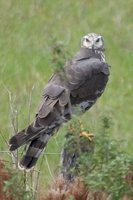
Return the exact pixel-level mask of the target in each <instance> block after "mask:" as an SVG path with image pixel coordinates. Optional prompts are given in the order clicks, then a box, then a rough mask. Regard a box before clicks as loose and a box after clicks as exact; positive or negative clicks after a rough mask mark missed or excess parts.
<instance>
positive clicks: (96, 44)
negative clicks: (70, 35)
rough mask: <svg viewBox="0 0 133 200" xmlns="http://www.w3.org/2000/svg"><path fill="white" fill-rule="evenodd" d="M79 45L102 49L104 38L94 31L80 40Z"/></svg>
mask: <svg viewBox="0 0 133 200" xmlns="http://www.w3.org/2000/svg"><path fill="white" fill-rule="evenodd" d="M81 47H84V48H88V49H97V50H104V39H103V37H102V36H101V35H97V34H96V33H89V34H87V35H85V36H84V37H83V38H82V40H81Z"/></svg>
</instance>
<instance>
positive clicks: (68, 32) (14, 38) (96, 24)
mask: <svg viewBox="0 0 133 200" xmlns="http://www.w3.org/2000/svg"><path fill="white" fill-rule="evenodd" d="M132 9H133V4H132V1H131V0H127V1H124V0H117V1H115V0H112V1H107V0H101V1H99V0H89V1H88V0H84V1H80V0H77V1H74V0H67V1H65V0H55V1H49V0H45V1H43V0H38V1H34V0H29V1H26V0H23V1H18V0H8V1H5V0H0V91H1V97H0V132H1V135H3V136H4V137H5V138H6V139H8V138H9V135H10V134H11V133H12V126H11V110H10V106H9V105H10V104H9V94H8V91H10V93H11V97H12V104H13V106H14V110H18V129H19V130H20V129H21V128H23V127H25V126H26V125H27V123H28V121H29V97H30V94H31V90H32V88H33V86H34V89H33V91H32V104H31V107H30V113H31V116H30V119H31V120H32V119H33V118H34V114H35V112H36V110H37V106H38V104H39V101H40V97H41V94H42V91H43V87H44V85H45V84H46V82H47V81H48V79H49V77H50V76H51V74H52V68H51V63H50V59H51V52H50V47H51V45H52V44H51V40H52V38H53V37H55V38H56V39H57V40H59V41H63V42H64V43H65V44H66V45H67V48H68V49H69V51H70V54H71V55H74V54H75V53H76V52H77V51H78V50H79V44H80V38H81V37H82V36H83V35H84V34H86V33H88V32H97V33H100V34H102V35H103V36H104V37H105V42H106V55H107V60H108V63H109V64H110V65H111V66H112V67H111V75H110V81H109V84H108V87H107V88H106V91H105V93H104V95H103V96H102V97H101V98H100V99H99V100H98V102H97V104H96V105H95V106H93V108H92V109H91V110H90V111H89V112H87V113H86V114H85V115H84V116H83V118H86V120H87V123H89V124H90V130H92V131H93V132H94V133H95V132H96V130H97V126H98V120H99V117H100V116H101V115H102V114H103V113H108V115H110V116H111V118H112V121H113V129H112V134H113V136H114V137H115V138H116V139H123V140H124V141H125V146H123V149H125V151H127V152H129V153H130V154H132V151H133V146H132V140H133V134H132V130H133V123H132V116H133V106H132V99H133V92H132V90H133V86H132V85H133V78H132V74H133V66H132V61H133V52H132V49H133V42H132V30H133V23H132V21H133V12H132ZM60 133H61V134H59V135H57V136H55V138H56V140H57V141H58V142H59V147H58V145H57V144H56V142H55V138H53V139H52V140H51V141H50V143H49V145H48V148H47V152H60V146H61V141H62V139H63V134H64V131H63V129H62V130H60ZM0 149H1V150H7V145H6V144H5V142H3V140H2V138H1V143H0ZM48 160H49V163H50V167H51V170H53V172H55V171H56V170H55V169H57V168H58V161H59V155H49V156H48ZM42 174H43V176H42V179H43V181H45V182H47V181H48V180H49V179H50V176H49V172H48V169H47V165H46V162H44V165H43V170H42Z"/></svg>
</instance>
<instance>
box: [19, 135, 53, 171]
mask: <svg viewBox="0 0 133 200" xmlns="http://www.w3.org/2000/svg"><path fill="white" fill-rule="evenodd" d="M50 137H51V134H45V135H43V136H41V137H39V138H37V139H34V140H33V141H32V142H31V143H30V145H29V147H28V149H27V152H26V154H25V155H24V156H23V158H22V159H21V161H20V162H19V169H21V170H27V171H30V170H31V169H32V168H33V167H34V166H35V164H36V162H37V160H38V158H39V156H40V154H41V153H42V151H43V149H44V148H45V147H46V145H47V142H48V140H49V138H50Z"/></svg>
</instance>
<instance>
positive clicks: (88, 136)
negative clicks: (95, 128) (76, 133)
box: [80, 131, 94, 141]
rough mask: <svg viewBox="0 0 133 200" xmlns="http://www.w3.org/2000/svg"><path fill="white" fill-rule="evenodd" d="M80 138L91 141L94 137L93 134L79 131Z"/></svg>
mask: <svg viewBox="0 0 133 200" xmlns="http://www.w3.org/2000/svg"><path fill="white" fill-rule="evenodd" d="M80 137H86V138H88V139H89V140H90V141H92V139H93V137H94V134H93V133H90V132H88V131H81V132H80Z"/></svg>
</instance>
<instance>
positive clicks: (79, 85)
mask: <svg viewBox="0 0 133 200" xmlns="http://www.w3.org/2000/svg"><path fill="white" fill-rule="evenodd" d="M104 50H105V49H104V38H103V37H102V36H101V35H98V34H95V33H89V34H87V35H85V36H84V37H83V38H82V39H81V48H80V51H79V53H77V54H76V56H75V57H74V58H73V59H72V60H70V61H68V62H66V64H65V65H64V67H63V68H62V69H61V70H60V71H59V72H56V73H55V74H54V75H53V76H52V77H51V79H50V80H49V82H48V84H47V85H46V87H45V89H44V93H43V95H42V100H41V103H40V105H39V108H38V112H37V114H36V117H35V119H34V121H33V122H32V123H30V124H29V125H28V127H27V128H25V129H24V130H22V131H20V132H18V133H17V134H16V135H14V136H13V137H12V138H11V139H10V140H9V145H10V151H14V150H16V149H18V148H19V147H21V146H22V145H24V144H29V147H28V149H27V152H26V154H25V155H24V157H23V158H22V159H21V161H20V162H19V168H21V169H26V170H30V169H32V168H33V167H34V166H35V164H36V162H37V160H38V158H39V156H40V154H41V153H42V151H43V149H44V148H45V147H46V145H47V142H48V140H49V139H50V137H51V136H52V135H53V134H54V133H55V132H57V131H58V129H59V128H60V127H61V125H62V124H63V123H64V122H67V121H68V120H70V119H71V117H72V114H73V110H74V107H76V106H77V105H78V106H79V107H80V108H81V111H82V112H85V111H86V110H88V109H89V108H90V107H91V106H92V105H93V104H94V103H95V102H96V100H97V98H98V97H100V96H101V94H102V93H103V91H104V89H105V86H106V84H107V81H108V76H109V65H108V64H107V63H106V61H105V55H104Z"/></svg>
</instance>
